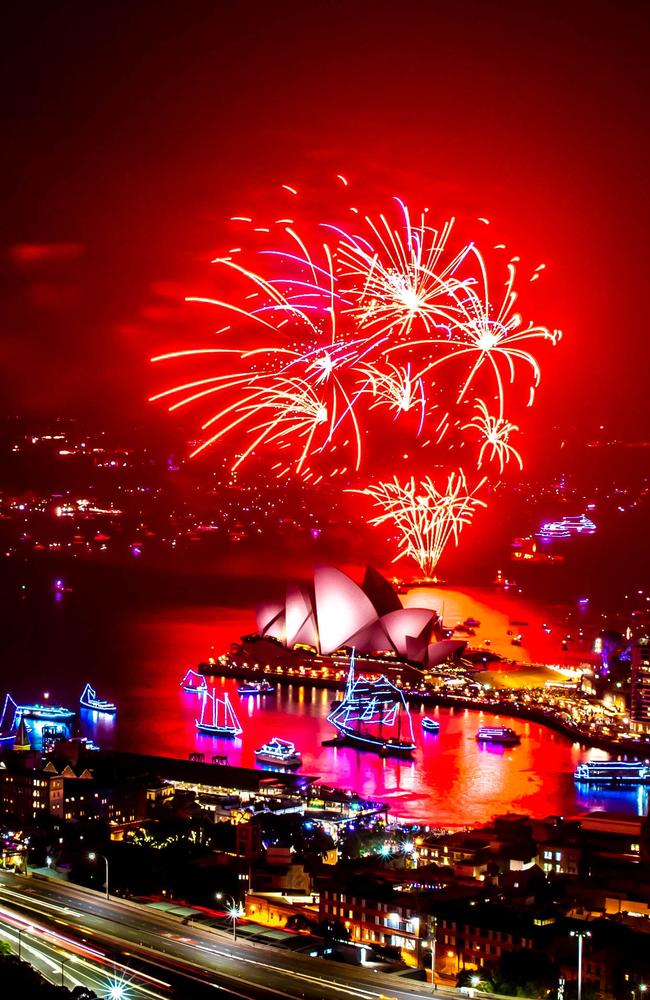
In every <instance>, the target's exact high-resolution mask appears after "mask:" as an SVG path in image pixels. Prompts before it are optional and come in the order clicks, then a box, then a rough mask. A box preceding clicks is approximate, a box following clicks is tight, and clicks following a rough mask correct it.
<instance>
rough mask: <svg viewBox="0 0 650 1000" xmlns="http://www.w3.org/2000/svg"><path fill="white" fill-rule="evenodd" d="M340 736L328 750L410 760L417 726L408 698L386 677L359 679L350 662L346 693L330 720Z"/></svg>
mask: <svg viewBox="0 0 650 1000" xmlns="http://www.w3.org/2000/svg"><path fill="white" fill-rule="evenodd" d="M327 721H328V722H330V723H331V724H332V725H333V726H334V727H335V729H338V732H339V736H336V737H334V739H332V740H326V741H325V743H324V745H325V746H338V745H341V746H354V747H358V748H359V749H360V750H372V751H374V752H375V753H379V754H382V756H386V757H387V756H392V755H393V754H396V755H399V756H403V757H410V755H411V754H412V753H413V751H414V750H415V740H414V737H413V724H412V722H411V715H410V712H409V710H408V706H407V704H406V699H405V698H404V694H403V692H402V691H400V689H399V688H398V687H396V686H395V685H394V684H392V683H391V681H389V680H388V678H387V677H384V676H383V675H382V676H381V677H379V678H377V679H375V680H371V679H368V678H366V677H356V675H355V667H354V653H353V654H352V657H351V658H350V670H349V673H348V679H347V683H346V685H345V693H344V695H343V699H342V700H341V701H336V702H334V704H333V706H332V710H331V712H330V713H329V715H328V716H327Z"/></svg>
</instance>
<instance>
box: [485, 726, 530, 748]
mask: <svg viewBox="0 0 650 1000" xmlns="http://www.w3.org/2000/svg"><path fill="white" fill-rule="evenodd" d="M476 739H477V740H478V742H479V743H497V744H499V745H500V746H505V747H509V746H514V745H515V744H516V743H521V739H520V738H519V736H518V735H517V733H516V732H515V731H514V729H509V728H508V726H481V727H480V729H479V731H478V732H477V734H476Z"/></svg>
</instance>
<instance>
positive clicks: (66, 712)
mask: <svg viewBox="0 0 650 1000" xmlns="http://www.w3.org/2000/svg"><path fill="white" fill-rule="evenodd" d="M18 710H19V712H20V715H21V718H23V719H39V720H42V721H46V722H65V721H69V720H70V719H74V717H75V715H76V712H75V711H74V710H73V709H71V708H64V707H63V706H62V705H40V704H38V703H36V704H34V705H19V706H18Z"/></svg>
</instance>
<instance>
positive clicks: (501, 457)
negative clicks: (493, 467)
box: [462, 399, 524, 472]
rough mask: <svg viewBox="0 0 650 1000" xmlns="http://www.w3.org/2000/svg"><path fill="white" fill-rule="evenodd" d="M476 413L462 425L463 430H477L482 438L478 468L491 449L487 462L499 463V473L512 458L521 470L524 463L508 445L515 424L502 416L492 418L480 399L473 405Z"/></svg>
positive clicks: (517, 453)
mask: <svg viewBox="0 0 650 1000" xmlns="http://www.w3.org/2000/svg"><path fill="white" fill-rule="evenodd" d="M474 405H475V406H476V409H477V410H478V413H476V414H475V415H474V416H473V417H472V419H471V420H470V422H469V423H468V424H464V425H463V428H462V429H463V430H477V431H478V432H479V434H480V436H481V438H482V441H483V443H482V445H481V449H480V451H479V455H478V462H477V465H478V468H479V469H480V467H481V465H482V464H483V459H484V457H485V453H486V451H487V450H488V449H491V451H490V454H489V456H488V461H494V460H495V459H496V460H498V462H499V472H503V470H504V468H505V465H506V463H507V462H509V461H510V459H511V458H514V460H515V462H517V464H518V465H519V468H520V469H523V467H524V463H523V461H522V458H521V455H520V454H519V452H518V451H517V449H516V448H513V446H512V445H511V444H510V443H509V439H510V435H511V434H512V432H513V431H518V430H519V428H518V427H517V425H516V424H511V423H510V421H509V420H506V419H505V417H502V416H498V417H495V416H492V415H491V414H490V412H489V410H488V408H487V406H486V405H485V403H484V402H483V400H482V399H477V400H476V402H475V404H474Z"/></svg>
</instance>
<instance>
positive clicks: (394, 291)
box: [151, 175, 560, 576]
mask: <svg viewBox="0 0 650 1000" xmlns="http://www.w3.org/2000/svg"><path fill="white" fill-rule="evenodd" d="M338 179H339V181H340V184H341V187H342V188H343V189H344V190H346V191H347V189H348V184H349V182H348V180H347V178H344V177H343V176H342V175H339V177H338ZM283 189H284V191H285V193H286V195H288V196H290V197H291V200H292V204H293V203H295V204H296V206H297V207H299V203H300V198H301V195H300V191H299V189H298V188H294V187H293V186H291V185H283ZM351 212H352V214H353V217H354V219H355V223H354V227H349V226H344V227H341V226H340V225H327V226H324V229H325V230H326V232H327V234H328V236H327V238H326V240H325V241H324V242H323V240H322V237H321V238H319V239H318V240H317V241H316V242H314V241H313V240H311V239H308V238H305V237H304V236H303V235H301V233H300V232H299V228H300V227H299V226H298V225H297V223H296V222H295V221H294V219H293V218H291V219H290V218H284V217H280V218H278V219H276V220H275V222H274V223H273V226H274V227H276V228H274V229H272V227H271V226H270V225H259V224H257V222H256V220H254V219H253V217H252V215H237V216H233V217H232V222H233V223H235V224H236V225H237V226H238V227H242V226H250V227H251V232H252V233H254V234H258V233H259V234H271V232H274V233H279V239H276V238H274V237H271V236H270V237H269V242H268V244H264V245H263V246H262V248H261V249H260V248H258V249H257V250H256V251H255V255H254V257H253V258H251V257H250V256H248V257H247V254H246V250H245V244H244V243H242V244H241V246H240V245H239V239H238V245H236V246H234V247H233V249H232V250H230V251H229V252H228V254H227V255H225V256H221V257H218V258H217V259H216V260H215V261H213V263H214V265H215V267H216V269H217V274H218V275H219V276H220V277H221V278H222V279H223V284H224V285H228V287H231V286H232V287H233V288H234V289H235V290H236V291H235V292H233V293H232V294H231V295H225V293H224V294H222V295H221V296H219V297H201V298H198V297H193V298H191V299H189V300H188V301H192V302H196V303H199V304H201V305H203V306H205V307H209V309H210V310H211V311H212V312H213V313H214V314H215V315H216V316H217V318H218V320H219V322H218V323H217V324H215V325H216V326H217V334H216V337H217V338H218V339H217V341H216V344H215V343H211V344H210V345H209V346H198V347H188V348H187V349H183V350H178V351H173V352H171V353H168V354H162V355H158V356H157V357H155V358H153V359H152V360H153V361H155V362H157V363H163V362H164V363H171V362H173V363H175V364H182V365H184V366H185V369H186V370H187V372H188V374H187V376H186V377H185V378H184V379H179V380H178V382H177V384H175V385H172V386H171V387H169V388H164V389H162V391H159V392H157V393H156V394H155V395H153V396H152V397H151V399H152V400H157V401H160V402H165V403H166V404H167V406H168V409H169V410H170V411H172V412H174V411H176V410H179V409H185V408H189V409H190V410H192V411H193V410H194V409H195V408H196V409H197V410H198V411H199V413H200V414H201V416H200V419H199V421H198V422H199V425H200V430H201V434H200V438H199V441H198V444H197V445H196V447H195V448H194V450H193V451H192V455H193V456H197V455H199V454H201V453H204V452H206V451H207V450H208V449H210V448H212V447H216V446H219V445H220V446H221V447H223V448H224V449H226V450H227V452H228V453H229V455H230V466H231V469H233V470H236V469H238V468H240V466H242V464H243V463H245V462H246V461H247V460H248V459H250V458H251V457H252V456H254V455H255V456H257V457H258V459H260V460H262V461H264V462H265V463H266V464H267V467H268V468H269V469H270V470H271V472H272V473H273V474H275V475H276V476H286V475H289V474H293V475H298V476H300V477H302V479H303V480H305V481H307V482H311V483H312V484H316V483H318V482H320V481H321V480H322V479H323V477H324V476H330V477H331V476H338V477H345V478H346V485H349V487H350V488H352V489H354V490H355V491H357V492H359V491H360V492H365V493H367V494H368V495H369V496H371V497H372V498H373V500H374V502H375V503H376V504H377V505H378V506H379V507H380V508H381V513H380V514H378V515H377V517H375V519H374V521H373V523H374V524H377V525H379V524H381V525H388V524H393V525H394V526H395V528H396V529H397V531H398V533H399V536H400V541H399V545H398V555H397V558H401V557H402V556H405V555H409V556H412V557H413V558H414V559H415V560H416V561H417V562H418V564H419V566H420V568H421V569H422V572H423V573H424V574H425V575H427V576H430V575H431V574H432V572H433V571H434V569H435V566H436V564H437V562H438V559H439V558H440V555H441V553H442V551H443V549H444V547H445V545H446V544H447V543H448V542H449V541H451V540H452V539H453V541H455V542H457V541H458V536H459V533H460V531H461V530H462V528H463V526H464V525H466V524H467V523H469V521H471V519H472V517H473V514H474V512H475V510H476V508H477V507H479V506H483V501H481V500H478V499H476V496H475V494H476V491H477V490H478V489H479V487H480V486H481V485H482V483H483V482H484V481H485V480H481V483H479V485H478V486H477V487H475V488H474V489H472V490H469V489H468V486H467V482H466V479H465V475H464V473H463V472H457V473H453V474H451V475H450V476H449V479H448V480H447V483H446V486H445V488H444V490H443V491H442V492H440V491H439V490H438V488H437V487H436V486H435V484H434V483H433V482H432V480H431V479H429V478H427V479H424V480H423V481H422V482H420V483H417V482H416V479H415V476H413V477H412V478H411V479H410V480H408V481H406V483H405V485H402V484H401V483H400V481H399V480H398V479H397V478H395V479H393V480H392V481H382V478H381V477H382V476H385V475H386V473H385V472H384V471H383V469H378V468H377V461H381V462H382V463H383V464H384V466H389V467H390V463H391V461H392V458H393V457H399V460H400V461H404V460H407V459H408V457H409V455H413V454H414V453H415V454H416V455H418V456H419V457H420V458H421V460H424V461H427V462H429V463H430V462H432V461H433V462H435V463H436V465H437V466H442V467H447V468H449V466H450V462H449V456H450V453H451V451H452V449H454V448H458V447H462V446H465V445H471V446H472V454H475V455H476V468H477V469H481V470H483V471H484V470H485V469H486V467H487V466H488V465H490V466H492V467H493V468H494V470H495V472H496V470H497V469H498V472H499V473H502V472H503V471H504V468H505V466H506V464H507V463H509V462H513V463H514V464H515V465H517V466H518V467H519V468H520V469H521V468H522V459H521V455H520V454H519V452H518V451H517V450H516V449H515V447H514V446H513V445H512V443H511V440H512V436H513V435H514V434H515V433H516V432H517V431H518V426H517V424H516V423H514V422H512V420H511V419H510V418H511V415H512V414H511V409H512V407H513V399H514V401H515V402H516V403H517V405H519V406H522V405H523V400H524V399H525V398H526V394H527V395H528V405H531V403H532V402H533V399H534V394H535V390H536V388H537V386H538V385H539V380H540V365H539V362H538V360H537V358H536V357H535V355H534V354H533V353H532V351H533V349H534V347H535V345H536V344H539V343H542V342H547V343H550V344H555V343H557V341H558V339H559V336H560V334H559V332H558V331H557V330H551V329H549V328H547V327H545V326H540V325H534V324H533V323H531V322H525V321H524V320H523V319H522V316H521V315H520V313H519V312H518V311H517V310H516V308H515V307H516V303H517V293H516V290H515V279H516V273H515V267H514V262H515V261H516V260H517V258H512V260H511V261H510V263H509V265H508V270H507V280H506V283H505V290H504V292H503V293H502V294H501V293H499V295H498V296H496V297H493V296H492V295H491V293H490V286H491V285H492V286H493V285H494V280H493V279H490V280H489V279H488V268H487V265H486V262H485V259H484V257H483V256H482V254H481V252H480V250H479V248H478V247H477V246H475V245H474V244H473V243H472V242H468V241H463V240H457V239H456V232H457V230H456V228H455V223H454V220H453V219H451V220H449V221H448V222H445V223H444V224H443V225H442V226H440V227H438V228H436V227H434V226H431V225H429V222H428V210H426V209H425V210H424V211H423V212H421V213H420V214H419V216H414V215H413V214H412V213H411V211H410V210H409V208H408V207H407V205H406V204H404V202H402V201H400V200H399V199H395V201H394V207H393V210H392V211H391V212H389V213H387V214H380V215H378V216H377V217H376V218H373V217H371V216H370V215H365V216H364V215H362V214H360V213H359V211H358V209H356V208H352V209H351ZM280 214H281V213H278V215H280ZM294 214H295V213H294V212H293V211H292V212H291V215H294ZM480 221H481V222H482V223H484V224H487V220H485V219H481V220H480ZM321 232H322V230H321ZM260 239H262V240H263V239H265V237H263V236H257V235H256V236H255V240H256V246H258V247H259V242H257V241H259V240H260ZM498 246H499V247H502V246H503V245H502V244H498ZM235 257H236V259H235ZM543 267H544V265H539V267H538V268H537V269H536V270H535V272H534V277H537V276H539V274H540V273H541V270H542V269H543ZM208 366H209V367H208ZM470 390H472V391H473V394H476V395H477V396H478V395H480V396H483V397H484V398H485V399H488V400H489V399H490V398H492V396H494V398H495V404H494V406H493V407H492V406H491V404H490V406H488V404H487V403H485V402H483V399H476V402H475V411H474V415H473V416H472V417H471V419H469V420H468V419H467V402H468V395H469V393H470ZM364 442H367V443H368V445H373V446H371V447H366V446H365V444H364ZM402 445H403V447H402ZM413 445H415V448H412V446H413ZM391 449H394V453H393V451H392V450H391ZM469 450H470V449H469V448H467V451H469ZM454 464H455V463H454ZM463 464H464V465H465V466H466V467H467V463H466V461H465V462H464V463H463ZM368 466H370V468H368ZM373 466H374V467H373ZM393 471H394V467H391V473H392V472H393ZM408 471H409V473H410V472H412V471H416V470H413V469H409V470H408ZM371 476H374V477H378V478H379V480H380V481H379V485H377V486H365V484H366V483H368V481H369V479H370V477H371Z"/></svg>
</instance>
